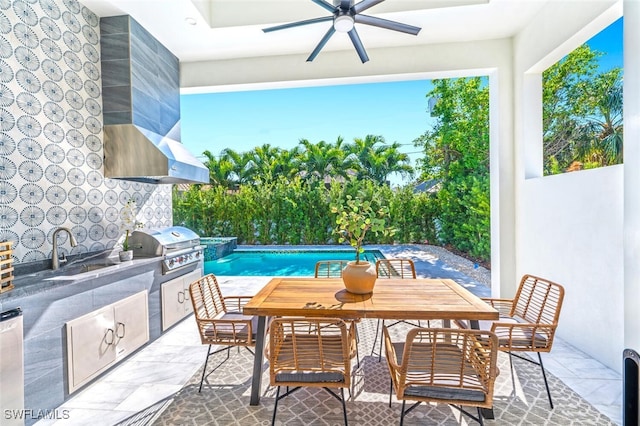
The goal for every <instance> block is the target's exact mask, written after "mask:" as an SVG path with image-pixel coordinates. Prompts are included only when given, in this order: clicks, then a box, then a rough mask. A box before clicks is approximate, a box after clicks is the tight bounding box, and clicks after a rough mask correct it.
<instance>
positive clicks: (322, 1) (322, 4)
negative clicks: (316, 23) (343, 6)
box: [311, 0, 337, 13]
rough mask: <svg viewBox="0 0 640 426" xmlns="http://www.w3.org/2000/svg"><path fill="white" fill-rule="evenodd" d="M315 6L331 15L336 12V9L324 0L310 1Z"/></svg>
mask: <svg viewBox="0 0 640 426" xmlns="http://www.w3.org/2000/svg"><path fill="white" fill-rule="evenodd" d="M311 1H312V2H314V3H315V4H317V5H318V6H320V7H323V8H325V9H327V10H328V11H329V12H331V13H333V12H335V11H336V9H337V7H336V6H334V5H332V4H331V3H327V2H326V1H325V0H311Z"/></svg>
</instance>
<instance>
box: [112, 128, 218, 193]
mask: <svg viewBox="0 0 640 426" xmlns="http://www.w3.org/2000/svg"><path fill="white" fill-rule="evenodd" d="M104 175H105V177H108V178H113V179H124V180H130V181H136V182H143V183H153V184H174V183H209V169H207V168H206V167H205V166H204V165H203V164H202V162H200V161H198V159H197V158H195V157H194V156H193V155H192V154H191V153H190V152H189V151H188V150H187V149H186V148H185V147H184V145H182V143H180V142H178V141H176V140H173V139H171V138H169V137H167V136H162V135H159V134H157V133H154V132H152V131H151V130H147V129H144V128H142V127H139V126H136V125H134V124H110V125H106V126H104Z"/></svg>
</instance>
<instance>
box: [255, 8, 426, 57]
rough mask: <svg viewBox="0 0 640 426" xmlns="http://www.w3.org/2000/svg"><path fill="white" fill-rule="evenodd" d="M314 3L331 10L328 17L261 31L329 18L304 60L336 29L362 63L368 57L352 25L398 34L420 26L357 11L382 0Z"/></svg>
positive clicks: (412, 31)
mask: <svg viewBox="0 0 640 426" xmlns="http://www.w3.org/2000/svg"><path fill="white" fill-rule="evenodd" d="M311 1H312V2H314V3H315V4H317V5H318V6H321V7H323V8H325V9H326V10H328V11H329V12H331V15H330V16H323V17H321V18H313V19H307V20H304V21H296V22H291V23H288V24H283V25H277V26H275V27H269V28H264V29H263V30H262V31H264V32H265V33H268V32H271V31H278V30H284V29H287V28H293V27H299V26H302V25H309V24H316V23H318V22H326V21H333V25H332V26H331V27H330V28H329V30H328V31H327V33H326V34H325V35H324V37H322V40H320V43H318V45H317V46H316V48H315V49H313V52H311V55H309V57H308V58H307V62H311V61H313V60H314V59H315V57H316V56H318V54H319V53H320V51H321V50H322V48H323V47H324V45H325V44H327V42H328V41H329V39H330V38H331V36H332V35H333V34H334V33H335V32H336V31H338V32H341V33H348V34H349V38H350V39H351V42H352V43H353V46H354V47H355V48H356V52H358V56H359V57H360V60H361V61H362V63H365V62H367V61H368V60H369V56H367V52H366V51H365V50H364V46H363V45H362V41H360V36H358V32H357V31H356V28H355V26H354V24H356V23H358V24H365V25H371V26H374V27H380V28H385V29H388V30H394V31H400V32H402V33H407V34H412V35H417V34H418V33H419V32H420V30H421V28H418V27H414V26H413V25H407V24H403V23H400V22H396V21H390V20H388V19H382V18H376V17H374V16H369V15H363V14H362V13H361V12H364V11H365V10H367V9H369V8H370V7H373V6H375V5H377V4H378V3H382V2H383V1H384V0H362V1H361V2H359V3H355V4H354V0H340V3H339V4H337V5H335V6H334V5H333V4H331V3H328V2H327V1H325V0H311Z"/></svg>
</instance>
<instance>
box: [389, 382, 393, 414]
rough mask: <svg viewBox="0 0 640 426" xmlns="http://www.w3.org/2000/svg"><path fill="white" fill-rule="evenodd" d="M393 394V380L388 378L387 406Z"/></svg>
mask: <svg viewBox="0 0 640 426" xmlns="http://www.w3.org/2000/svg"><path fill="white" fill-rule="evenodd" d="M392 396H393V380H391V379H389V408H391V397H392Z"/></svg>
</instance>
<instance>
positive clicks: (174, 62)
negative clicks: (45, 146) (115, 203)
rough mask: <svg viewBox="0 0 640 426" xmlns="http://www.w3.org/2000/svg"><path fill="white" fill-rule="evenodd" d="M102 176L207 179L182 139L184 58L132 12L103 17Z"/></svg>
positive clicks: (145, 179) (151, 179) (141, 179)
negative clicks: (156, 37) (134, 16)
mask: <svg viewBox="0 0 640 426" xmlns="http://www.w3.org/2000/svg"><path fill="white" fill-rule="evenodd" d="M100 55H101V56H100V61H101V65H102V102H103V108H102V113H103V114H102V115H103V119H104V128H103V130H104V175H105V177H108V178H112V179H123V180H131V181H136V182H144V183H154V184H165V183H166V184H174V183H209V170H208V169H207V168H206V167H205V166H204V165H203V164H202V162H200V161H198V160H197V159H196V158H195V157H194V156H193V155H192V154H191V153H189V151H188V150H187V149H186V148H185V147H184V145H182V143H180V62H179V60H178V58H177V57H176V56H175V55H174V54H172V53H171V52H170V51H169V50H168V49H167V48H165V47H164V46H163V45H162V44H161V43H160V42H159V41H158V40H156V39H155V38H154V37H153V36H152V35H151V34H149V33H148V32H147V31H146V30H145V29H144V28H143V27H142V26H141V25H140V24H139V23H138V22H136V21H135V20H134V19H133V18H131V17H130V16H128V15H122V16H110V17H103V18H101V19H100Z"/></svg>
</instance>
